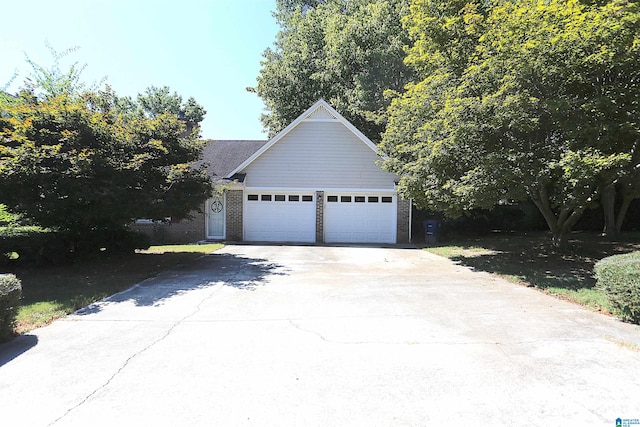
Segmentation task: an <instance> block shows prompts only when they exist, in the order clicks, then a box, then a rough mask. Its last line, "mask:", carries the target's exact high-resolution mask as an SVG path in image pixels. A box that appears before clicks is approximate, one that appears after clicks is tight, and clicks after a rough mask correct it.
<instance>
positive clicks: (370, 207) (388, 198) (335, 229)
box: [324, 193, 397, 243]
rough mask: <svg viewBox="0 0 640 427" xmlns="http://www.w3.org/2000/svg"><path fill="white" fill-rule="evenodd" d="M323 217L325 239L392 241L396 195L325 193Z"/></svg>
mask: <svg viewBox="0 0 640 427" xmlns="http://www.w3.org/2000/svg"><path fill="white" fill-rule="evenodd" d="M324 218H325V222H324V239H325V241H326V242H352V243H395V242H396V218H397V196H396V195H390V194H358V193H327V194H326V196H325V208H324Z"/></svg>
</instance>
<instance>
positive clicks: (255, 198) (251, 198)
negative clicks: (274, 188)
mask: <svg viewBox="0 0 640 427" xmlns="http://www.w3.org/2000/svg"><path fill="white" fill-rule="evenodd" d="M247 200H258V195H257V194H249V195H248V196H247Z"/></svg>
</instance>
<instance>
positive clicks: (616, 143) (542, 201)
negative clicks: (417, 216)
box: [381, 0, 640, 244]
mask: <svg viewBox="0 0 640 427" xmlns="http://www.w3.org/2000/svg"><path fill="white" fill-rule="evenodd" d="M639 16H640V15H639V13H638V5H637V4H636V3H634V2H628V1H624V0H623V1H612V2H608V3H606V4H604V5H586V4H582V3H579V2H578V1H575V0H550V1H547V2H539V1H537V0H524V1H518V2H513V3H512V2H500V3H497V4H496V5H487V3H485V2H455V1H454V2H448V1H447V2H445V1H443V0H416V1H413V2H412V4H411V8H410V14H409V15H408V16H407V17H406V18H405V19H404V24H405V26H406V27H407V28H408V29H409V32H410V34H411V36H412V38H413V44H412V46H411V48H410V49H409V50H408V56H407V63H408V64H410V65H411V66H412V67H413V68H414V69H415V70H416V73H417V75H418V76H419V79H420V80H418V81H416V82H414V83H411V84H409V85H408V86H407V88H406V92H404V93H403V94H402V95H401V96H399V97H397V98H396V99H394V101H393V103H392V105H391V107H390V110H389V112H390V119H389V125H388V127H387V129H386V133H385V135H384V138H383V143H382V145H381V147H382V149H383V151H385V152H386V153H387V154H388V155H389V156H390V158H389V160H388V161H387V162H386V167H387V168H388V169H389V170H391V171H393V172H396V173H398V174H400V175H402V179H401V183H400V186H401V190H402V191H403V192H404V193H405V194H407V195H409V196H411V197H413V198H415V199H416V201H417V202H418V203H419V204H420V205H422V206H424V207H430V208H433V209H436V210H439V211H443V212H446V213H447V214H449V215H451V216H456V215H460V214H463V213H464V212H465V211H467V210H469V209H473V208H477V207H483V208H490V207H492V206H495V205H496V204H505V203H513V202H515V201H518V200H523V199H525V198H529V199H530V200H532V201H533V203H534V204H535V205H536V206H537V207H538V209H539V210H540V212H541V213H542V214H543V216H544V218H545V220H546V222H547V224H548V226H549V228H550V229H551V231H552V232H553V234H554V239H555V240H556V241H557V242H558V244H563V243H564V241H565V239H566V236H567V233H568V232H569V231H570V230H571V228H572V227H573V225H574V224H575V223H576V222H577V220H578V219H579V218H580V216H581V215H582V213H583V212H584V210H585V209H586V208H587V207H588V206H590V205H591V204H593V203H594V202H595V201H596V200H598V198H599V197H600V195H601V194H602V192H603V191H604V189H605V188H608V187H609V188H610V187H611V186H615V185H617V184H619V183H622V182H634V181H633V179H632V177H634V176H635V175H634V174H635V172H634V171H637V169H638V166H637V165H638V158H637V145H638V142H639V135H640V132H639V126H638V118H639V117H640V116H639V115H638V108H637V107H638V99H640V98H639V95H640V93H638V78H639V77H640V75H639V73H640V69H639V68H638V67H637V64H638V63H639V61H638V60H639V59H640V58H639V57H638V54H639V53H640V32H639V28H640V27H639V23H640V21H639ZM633 188H635V187H634V186H633V184H631V185H630V186H629V192H632V191H633V190H632V189H633Z"/></svg>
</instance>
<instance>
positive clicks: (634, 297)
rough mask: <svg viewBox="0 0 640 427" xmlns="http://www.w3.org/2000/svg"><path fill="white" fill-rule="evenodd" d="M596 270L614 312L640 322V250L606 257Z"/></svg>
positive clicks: (626, 319) (601, 287) (598, 285)
mask: <svg viewBox="0 0 640 427" xmlns="http://www.w3.org/2000/svg"><path fill="white" fill-rule="evenodd" d="M594 270H595V274H596V279H597V281H598V283H597V285H596V286H597V287H598V288H599V289H601V290H603V291H604V293H605V294H606V295H607V298H608V299H609V302H610V303H611V307H612V309H613V311H614V314H616V315H618V316H620V317H621V318H622V320H625V321H628V322H633V323H636V324H640V252H632V253H630V254H624V255H614V256H611V257H608V258H604V259H602V260H601V261H599V262H598V263H597V264H596V265H595V268H594Z"/></svg>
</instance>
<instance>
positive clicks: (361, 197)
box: [354, 196, 364, 203]
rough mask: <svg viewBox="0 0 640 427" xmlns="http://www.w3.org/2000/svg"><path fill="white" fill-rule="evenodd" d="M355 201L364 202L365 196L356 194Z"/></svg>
mask: <svg viewBox="0 0 640 427" xmlns="http://www.w3.org/2000/svg"><path fill="white" fill-rule="evenodd" d="M354 201H355V202H356V203H364V196H356V197H354Z"/></svg>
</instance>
